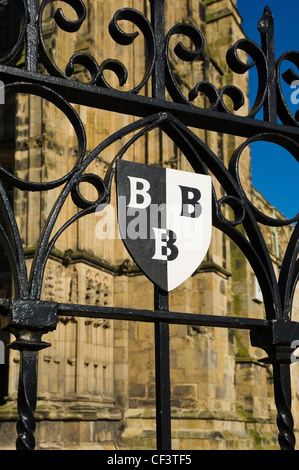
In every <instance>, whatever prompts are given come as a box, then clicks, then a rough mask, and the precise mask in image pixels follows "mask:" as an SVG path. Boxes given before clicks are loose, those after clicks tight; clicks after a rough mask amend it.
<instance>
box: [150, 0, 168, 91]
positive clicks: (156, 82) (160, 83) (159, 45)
mask: <svg viewBox="0 0 299 470" xmlns="http://www.w3.org/2000/svg"><path fill="white" fill-rule="evenodd" d="M149 1H150V2H151V23H152V28H153V30H154V33H155V41H156V60H155V66H154V70H153V75H152V94H153V98H159V99H165V59H164V45H165V37H164V28H165V19H164V4H165V0H149Z"/></svg>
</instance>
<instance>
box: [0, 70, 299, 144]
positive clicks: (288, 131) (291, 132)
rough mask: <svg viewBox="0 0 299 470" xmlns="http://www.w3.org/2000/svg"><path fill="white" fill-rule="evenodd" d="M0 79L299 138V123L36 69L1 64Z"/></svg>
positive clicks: (90, 101)
mask: <svg viewBox="0 0 299 470" xmlns="http://www.w3.org/2000/svg"><path fill="white" fill-rule="evenodd" d="M0 79H1V80H2V81H3V82H4V83H13V82H16V81H21V82H26V83H34V84H39V85H44V86H46V87H49V88H51V89H52V90H54V91H56V92H57V93H59V94H60V95H62V96H63V97H64V98H65V99H66V100H67V101H69V102H70V103H74V104H80V105H82V106H89V107H92V108H98V109H103V110H106V111H113V112H117V113H121V114H126V115H131V116H139V117H146V116H150V115H152V114H156V113H159V112H166V113H170V114H172V115H173V116H175V117H176V118H177V119H179V120H180V121H181V122H182V123H184V124H185V125H186V126H190V127H194V128H197V129H205V130H210V131H215V132H221V133H225V134H231V135H238V136H240V137H247V138H248V137H253V136H254V135H257V134H259V133H264V132H270V133H275V134H281V135H285V136H287V137H290V138H292V139H294V140H297V141H299V127H291V126H287V125H282V124H276V123H273V122H271V123H270V122H266V121H261V120H258V119H254V118H247V117H243V116H236V115H233V114H225V113H221V112H218V111H211V110H209V109H202V108H198V107H196V106H193V105H190V106H188V105H185V104H180V103H175V102H172V101H164V100H159V99H156V98H150V97H146V96H142V95H135V94H132V93H128V92H123V91H117V90H110V89H106V88H101V87H97V86H94V85H88V84H86V83H79V82H75V81H73V80H67V79H62V78H58V77H52V76H50V75H44V74H40V73H35V72H28V71H26V70H22V69H17V68H14V67H9V66H5V65H0Z"/></svg>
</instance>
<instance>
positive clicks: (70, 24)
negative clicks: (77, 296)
mask: <svg viewBox="0 0 299 470" xmlns="http://www.w3.org/2000/svg"><path fill="white" fill-rule="evenodd" d="M165 1H166V0H149V6H150V19H148V18H147V17H146V15H145V14H144V13H142V12H139V11H137V10H135V9H133V8H121V9H119V10H118V11H117V12H116V13H115V14H114V16H113V18H112V19H111V22H110V25H109V33H110V36H111V38H112V40H114V41H115V42H116V43H117V44H118V45H121V46H124V47H126V46H129V45H131V44H132V43H133V42H134V41H135V39H136V38H137V36H138V35H140V33H141V34H142V36H143V37H144V41H145V50H146V63H145V70H144V74H143V77H142V79H141V81H140V83H139V84H137V85H136V86H134V87H132V88H131V89H130V90H129V91H121V88H122V87H123V86H124V85H125V84H126V83H127V80H128V76H129V72H130V71H128V70H127V68H126V66H125V65H124V64H123V63H122V62H121V61H120V60H118V59H117V60H116V59H110V58H104V60H103V61H102V62H101V63H98V61H97V60H96V59H95V58H94V57H93V56H92V55H90V54H88V53H85V52H84V53H82V52H80V53H75V54H74V55H73V56H72V57H71V58H70V59H69V61H68V62H67V64H65V70H64V71H63V70H61V69H60V68H59V67H58V65H57V64H56V63H55V61H54V59H53V57H52V56H51V53H50V52H49V51H48V50H47V47H46V41H45V40H44V33H43V15H44V12H45V9H46V7H47V6H49V5H52V4H53V1H52V0H43V1H42V2H41V4H40V6H38V2H37V1H36V0H5V1H1V2H0V7H2V8H3V9H5V8H8V7H9V6H11V5H14V8H15V9H16V11H17V14H18V18H19V34H18V37H17V39H16V41H15V44H14V45H13V47H12V49H11V50H10V51H9V52H5V54H4V55H3V56H1V57H0V78H1V80H3V82H4V84H5V90H6V93H7V94H13V93H26V94H33V95H37V96H39V97H41V98H43V99H46V100H48V101H50V102H51V103H52V104H54V106H56V108H58V109H59V110H60V111H62V113H63V114H64V115H65V116H66V117H67V119H68V120H69V122H70V124H71V126H72V127H73V129H74V132H75V135H76V137H77V143H78V151H77V159H76V162H75V165H74V166H73V168H72V169H71V170H70V171H69V172H68V173H67V174H65V175H63V176H62V177H61V178H59V179H57V180H55V181H50V182H33V181H27V180H23V179H21V178H19V177H17V176H16V175H14V174H12V173H11V172H10V171H8V170H7V169H5V168H4V167H0V207H1V213H0V240H1V243H2V245H3V247H4V249H5V252H6V254H7V257H8V259H9V263H10V268H11V272H12V275H13V283H14V292H15V298H14V299H0V307H1V327H2V328H5V329H8V330H9V331H10V332H11V333H13V334H14V335H15V336H16V341H14V342H13V343H12V344H11V347H12V348H15V349H17V350H18V351H20V354H21V367H20V382H19V384H20V385H19V395H18V405H19V408H18V409H19V420H18V423H17V432H18V438H17V448H18V449H34V448H35V439H34V432H35V417H34V414H35V407H36V355H37V352H38V351H39V350H41V349H43V348H45V347H48V346H49V345H48V344H47V343H44V342H43V341H42V339H41V338H42V335H43V334H45V333H47V332H49V331H52V330H55V328H56V322H57V316H58V315H59V314H64V315H66V314H70V312H71V314H75V315H78V316H81V315H82V316H84V315H87V314H88V315H89V316H93V315H94V316H101V317H102V318H120V319H121V318H123V319H133V320H135V321H136V320H138V319H139V320H141V321H144V320H145V318H146V319H147V320H148V321H153V322H155V325H156V327H157V328H156V329H157V332H158V334H159V335H160V334H161V337H159V340H157V347H158V348H159V347H160V346H161V343H162V342H163V334H164V333H165V334H166V337H167V338H168V337H169V335H168V332H167V331H164V333H163V331H162V330H166V329H167V321H172V322H174V323H176V322H178V323H180V322H182V321H185V322H186V324H197V325H202V324H204V325H206V326H215V327H217V326H219V327H234V328H242V329H248V330H250V332H251V341H252V345H253V346H257V347H259V348H261V349H263V350H265V351H266V353H267V358H266V359H264V361H265V362H268V363H270V364H272V365H273V373H274V393H275V399H276V406H277V413H278V419H277V425H278V429H279V443H280V446H281V449H286V450H291V449H294V447H295V435H294V429H293V427H294V424H293V417H292V412H291V392H290V391H291V383H290V365H291V355H292V352H293V349H292V346H291V345H292V342H293V341H295V340H299V336H298V335H299V332H298V331H297V330H299V329H297V323H296V322H295V321H292V317H291V314H292V303H293V297H294V293H295V289H296V286H297V281H298V277H299V263H298V253H299V213H298V215H296V216H295V217H294V218H293V219H290V220H276V219H273V218H271V217H268V216H266V215H265V214H263V213H261V212H260V211H259V210H258V208H257V207H255V206H254V205H253V203H252V202H251V200H250V199H249V198H248V197H247V195H246V192H245V190H244V188H243V186H242V182H241V180H240V176H239V162H240V158H241V155H242V152H243V151H244V150H245V149H246V148H247V147H248V146H249V145H250V144H251V143H253V142H257V141H266V142H272V143H276V144H278V145H280V146H281V147H283V148H285V149H286V150H288V151H289V152H290V153H291V154H292V155H293V157H294V158H295V159H296V160H297V162H298V161H299V147H298V146H299V129H298V120H297V118H298V115H295V116H294V115H293V114H292V112H291V110H290V109H289V108H288V106H287V103H286V100H285V98H284V95H283V89H282V79H283V80H284V81H285V82H286V83H288V84H290V83H291V82H292V81H293V80H294V79H298V78H299V76H298V75H297V74H296V73H295V72H294V70H293V69H289V70H288V71H287V72H285V73H283V74H281V68H282V63H283V61H289V62H292V63H293V64H294V65H295V66H296V67H299V53H298V52H295V51H289V52H286V53H285V54H283V55H282V56H281V57H280V58H278V59H277V60H276V58H275V55H274V21H273V16H272V13H271V11H270V9H269V8H268V7H266V8H265V10H264V14H263V16H262V18H261V20H260V21H259V23H258V30H259V32H260V34H261V45H258V44H257V43H255V42H253V41H251V40H250V39H247V38H244V39H240V40H238V41H237V42H236V44H234V45H233V46H232V47H231V48H230V49H229V50H228V52H227V64H228V66H229V68H230V70H231V71H232V72H233V73H236V74H245V73H247V72H248V71H249V70H250V69H252V68H253V67H256V70H257V75H258V89H257V95H256V99H255V100H254V103H253V106H252V107H251V109H250V111H249V112H248V113H247V115H246V116H239V115H238V114H237V113H236V112H237V111H239V110H242V107H243V106H244V104H245V101H246V99H245V96H244V94H243V92H242V90H241V89H239V88H237V87H236V86H233V85H226V86H224V87H223V88H221V89H217V88H216V86H215V85H214V84H213V83H211V82H210V81H208V79H206V78H205V79H204V80H201V79H200V80H199V81H198V82H197V83H196V84H195V85H194V86H193V87H192V88H191V89H190V90H189V93H188V96H185V95H184V93H183V91H182V89H181V87H180V85H179V83H178V82H177V77H176V75H175V73H174V68H173V62H172V60H173V57H174V56H175V57H176V59H177V60H180V61H183V62H194V61H199V60H202V56H203V53H204V48H205V45H206V44H205V38H204V36H203V34H202V32H201V31H200V29H199V28H197V27H196V26H194V25H193V24H191V23H180V24H177V25H174V26H173V27H172V28H171V29H170V30H169V31H168V32H165V19H164V7H165ZM60 3H61V4H62V7H61V8H57V10H56V11H55V13H54V17H53V20H54V22H55V25H56V27H57V28H60V29H62V30H63V31H64V32H67V33H70V34H71V33H75V32H77V31H79V30H80V28H81V26H82V24H83V23H84V21H85V19H86V15H87V11H86V6H85V3H84V2H83V1H82V0H61V2H60ZM65 5H68V6H71V7H72V8H73V10H74V12H75V13H76V15H77V19H76V20H70V19H68V18H67V17H66V16H65V15H64V13H63V6H65ZM120 21H125V22H129V23H130V24H131V25H133V26H134V27H136V31H135V32H133V33H132V32H131V33H127V32H125V31H124V30H123V29H122V28H121V27H120ZM137 30H138V31H137ZM176 35H180V36H182V35H183V36H185V37H187V38H188V40H189V41H190V42H191V43H192V45H193V47H191V48H187V47H186V46H185V45H184V44H183V43H182V42H178V43H177V44H176V46H175V47H174V49H173V51H171V50H170V48H171V44H172V43H173V39H174V38H175V37H176ZM23 51H25V65H24V66H23V67H17V66H16V63H17V60H18V58H19V57H20V54H22V53H23ZM243 53H246V55H247V56H249V57H250V58H251V61H250V62H247V61H246V62H245V61H244V60H243V59H241V54H243ZM75 65H80V66H82V67H84V68H85V69H86V70H87V71H88V72H89V74H90V80H89V81H88V83H81V82H78V80H75V79H74V78H73V74H74V70H75ZM39 67H40V68H39ZM40 69H42V70H45V71H46V72H47V73H41V72H40ZM107 70H108V71H110V72H113V73H114V74H115V75H116V77H117V79H118V83H119V87H118V89H115V88H114V87H113V86H112V85H111V84H110V83H109V81H108V79H107V76H106V75H105V71H107ZM149 85H151V87H152V93H151V96H148V94H146V93H145V94H142V93H141V92H144V90H145V88H147V89H148V88H149ZM119 88H120V89H119ZM200 93H201V94H203V95H204V96H205V98H206V100H205V102H206V103H208V105H207V107H200V106H198V105H197V104H196V102H197V101H196V98H197V97H198V95H199V94H200ZM166 94H168V96H169V97H170V98H167V99H166ZM227 97H229V98H230V100H231V102H232V108H233V109H231V108H229V107H228V106H227V105H226V98H227ZM71 103H75V104H81V105H86V106H89V107H95V108H96V107H98V108H101V109H104V110H109V111H114V112H117V113H122V114H124V115H128V114H129V115H132V116H135V117H136V118H137V119H136V120H135V121H134V122H133V123H131V124H128V125H127V126H126V127H123V128H121V129H119V130H118V131H116V132H115V133H114V134H112V135H109V136H107V138H106V139H105V140H104V141H103V142H100V143H99V144H98V146H97V147H96V148H94V149H93V150H92V151H90V152H89V153H88V154H87V146H86V134H85V128H84V125H83V123H82V121H81V119H80V116H79V115H78V113H77V112H76V111H75V109H74V106H73V104H71ZM261 110H262V111H263V116H264V118H263V120H260V119H257V118H256V116H257V113H258V112H259V111H261ZM278 119H280V122H278ZM192 127H193V128H196V129H204V130H209V131H215V132H221V133H227V134H232V135H237V136H240V137H243V138H244V139H245V141H244V143H243V144H242V145H241V146H240V147H239V148H238V149H236V150H235V152H234V153H233V155H232V156H231V159H230V162H229V166H228V167H226V166H225V165H224V163H223V162H222V161H221V160H220V159H219V158H218V156H217V155H216V154H215V153H214V152H213V151H212V150H211V149H210V148H209V147H208V146H207V144H206V143H205V142H203V141H202V140H201V139H199V137H198V136H197V135H196V134H195V133H194V132H193V131H192V130H190V128H192ZM154 129H160V130H161V131H162V132H164V133H165V134H166V135H167V136H168V137H169V138H170V139H171V140H172V141H173V142H174V143H175V144H176V146H177V147H178V148H179V149H180V150H181V152H182V154H183V155H184V156H185V157H186V158H187V160H188V161H189V163H190V164H191V166H192V168H193V170H194V171H195V172H197V173H202V174H208V173H211V174H212V175H213V176H214V177H215V178H216V180H217V181H218V182H219V183H220V185H221V187H222V188H223V191H224V194H225V196H223V197H222V198H221V199H219V200H218V199H217V196H216V191H215V190H214V191H213V201H212V202H213V204H212V207H213V225H214V227H216V228H218V229H219V230H221V231H222V232H224V233H225V234H226V235H227V236H228V237H230V238H231V239H232V240H233V241H234V242H235V243H236V245H237V246H238V247H239V248H240V249H241V250H242V252H243V253H244V254H245V256H246V258H247V260H248V261H249V263H250V264H251V266H252V268H253V271H254V273H255V274H256V276H257V278H258V281H259V284H260V287H261V290H262V292H263V298H264V305H265V312H266V318H265V319H257V320H254V319H246V318H244V319H243V318H232V317H225V318H222V317H217V316H208V317H205V316H202V315H197V314H192V315H190V317H189V316H188V315H185V316H184V315H178V314H176V313H175V312H169V311H168V302H167V299H165V293H161V292H156V299H155V309H154V311H152V312H144V311H141V310H135V311H134V312H133V316H132V310H129V309H128V310H126V309H122V310H120V309H118V310H117V311H116V310H114V309H109V308H105V307H97V308H96V309H93V308H91V307H90V308H89V307H88V306H82V305H72V306H66V305H63V304H58V303H55V302H45V301H42V300H41V291H42V286H43V277H44V272H45V267H46V263H47V260H48V259H49V256H50V254H51V250H52V249H53V247H54V246H55V243H56V241H57V240H58V239H59V237H60V236H61V235H62V233H63V232H64V231H65V230H66V229H67V228H68V227H69V226H70V225H71V224H73V223H74V222H76V221H77V220H79V219H80V218H82V217H84V216H86V215H88V214H91V213H93V212H95V210H96V209H97V208H98V207H99V206H101V207H105V205H107V204H109V203H110V199H111V188H112V182H113V176H114V169H115V162H116V161H117V160H118V159H121V158H123V156H124V155H125V153H126V152H127V150H128V149H129V148H130V147H131V146H132V145H134V143H135V142H136V141H137V140H138V139H139V138H141V137H143V136H145V135H146V134H148V133H150V132H151V131H152V130H154ZM124 136H129V140H128V143H127V144H126V145H125V146H124V147H123V148H122V149H121V150H120V151H119V152H118V154H117V155H115V156H114V159H113V161H112V162H111V165H110V167H109V168H108V170H107V173H106V175H105V177H104V178H100V177H99V175H97V174H95V173H92V172H88V171H89V167H90V165H91V163H92V162H93V161H94V160H95V158H97V157H98V156H100V155H101V154H102V153H103V152H104V151H106V150H107V149H109V148H110V146H112V144H113V143H115V142H116V141H118V140H119V139H120V138H122V137H124ZM6 182H8V183H10V184H11V185H12V186H13V187H14V188H16V189H17V190H19V191H33V192H42V191H51V190H54V189H57V188H60V194H59V197H58V198H57V200H56V202H55V204H54V205H53V208H52V211H51V212H50V214H49V217H48V219H47V221H46V222H45V225H44V227H43V231H42V233H41V235H40V238H39V241H38V244H37V247H36V250H35V256H34V259H33V263H32V266H31V270H30V274H29V276H28V274H27V269H26V263H25V255H24V249H23V245H22V241H21V236H20V233H19V229H18V225H17V222H16V218H15V215H14V210H13V207H12V205H11V203H10V201H9V198H8V196H7V193H6V189H5V184H4V183H6ZM83 182H84V183H87V184H90V185H92V186H93V187H94V188H95V189H96V193H97V197H96V198H95V200H93V201H89V200H87V199H85V198H84V197H83V195H82V194H81V192H80V184H81V183H83ZM70 198H71V200H72V202H73V204H74V205H75V207H76V208H77V209H78V210H77V212H76V214H75V215H74V216H73V217H71V218H70V219H69V220H68V221H67V222H65V223H64V225H62V226H61V227H60V228H59V229H58V230H57V231H56V232H54V228H55V227H56V222H57V220H58V217H59V214H60V212H61V210H62V208H63V207H64V205H65V203H66V201H67V200H68V199H70ZM227 205H228V206H230V207H231V209H232V211H233V213H234V220H228V219H227V218H226V217H225V215H224V211H223V207H225V206H227ZM290 224H293V225H294V230H293V233H292V236H291V239H290V241H289V244H288V247H287V250H286V252H285V255H284V258H283V262H282V266H281V269H280V274H279V279H278V280H277V279H276V275H275V272H274V267H273V263H272V260H271V256H270V254H269V251H268V249H267V246H266V243H265V240H264V238H263V236H262V232H261V228H260V225H266V226H273V227H275V226H283V225H290ZM239 226H242V228H243V232H242V231H241V230H239ZM157 313H159V315H160V318H161V317H164V323H163V327H161V325H162V323H159V321H157ZM182 319H183V320H182ZM166 320H167V321H166ZM168 339H169V338H168ZM163 347H165V344H164V345H163ZM166 354H167V353H166ZM161 362H163V363H166V364H167V360H166V361H164V360H162V361H161ZM160 372H161V371H160ZM166 375H167V374H166ZM160 377H161V381H162V383H161V384H160V385H159V386H161V389H162V390H166V391H167V393H168V392H169V387H168V386H167V384H165V383H163V380H164V378H163V377H162V374H160ZM167 380H169V377H168V379H167ZM165 385H166V386H165ZM168 385H169V384H168ZM163 393H165V392H163V391H162V392H161V394H162V395H161V396H160V395H159V399H160V402H161V403H165V402H166V403H168V405H169V397H167V395H166V396H165V395H163ZM168 405H166V408H167V407H168ZM161 406H162V405H161ZM163 406H164V405H163ZM160 411H161V414H163V413H164V410H163V409H161V410H160ZM166 414H168V421H170V413H169V410H168V411H167V413H166ZM168 424H169V423H168ZM168 431H169V427H168V425H167V424H165V421H163V420H161V422H159V423H158V432H157V434H158V436H159V437H158V444H157V446H158V448H160V449H163V448H164V449H168V448H169V445H170V443H169V437H168V436H167V434H168Z"/></svg>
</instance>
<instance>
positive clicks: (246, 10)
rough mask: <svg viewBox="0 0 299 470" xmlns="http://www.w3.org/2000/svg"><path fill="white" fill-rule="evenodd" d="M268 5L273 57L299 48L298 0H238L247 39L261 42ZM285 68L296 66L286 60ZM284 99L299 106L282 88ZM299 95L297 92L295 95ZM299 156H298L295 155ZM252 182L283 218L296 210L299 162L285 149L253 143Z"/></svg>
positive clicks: (298, 206)
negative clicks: (261, 23)
mask: <svg viewBox="0 0 299 470" xmlns="http://www.w3.org/2000/svg"><path fill="white" fill-rule="evenodd" d="M266 5H268V6H269V7H270V9H271V10H272V13H273V16H274V33H275V51H276V58H278V57H280V55H281V54H283V53H284V52H286V51H287V50H298V51H299V27H298V20H299V2H298V0H286V1H285V2H282V1H281V0H268V1H267V0H264V1H260V0H251V1H248V0H237V6H238V9H239V11H240V13H241V15H242V17H243V29H244V31H245V33H246V35H247V36H248V38H249V39H252V40H253V41H255V42H257V43H258V44H259V45H260V34H259V32H258V30H257V23H258V21H259V19H260V17H261V16H262V14H263V11H264V8H265V6H266ZM286 65H287V67H286V68H289V67H290V66H292V67H293V69H294V71H295V72H297V73H298V74H299V71H298V70H296V67H295V65H293V64H290V63H287V62H286ZM249 83H250V91H251V93H250V96H251V98H252V100H254V98H255V84H256V82H255V75H254V72H253V73H252V77H251V75H250V82H249ZM285 90H286V92H285V100H286V102H287V104H288V105H290V109H291V110H292V111H294V110H295V111H296V110H297V109H299V104H298V105H297V107H295V108H294V106H292V105H291V100H290V97H291V93H292V92H294V90H291V89H290V88H285ZM298 97H299V95H298ZM298 158H299V157H298ZM252 172H253V184H254V186H255V187H256V188H257V189H258V190H259V191H261V192H262V193H263V195H264V196H265V197H266V198H267V199H268V200H269V202H270V203H272V204H273V205H274V206H275V207H277V208H278V209H279V210H280V211H281V212H282V213H283V214H284V215H285V216H286V217H288V218H292V217H294V216H295V215H296V214H297V213H298V212H299V184H298V182H299V163H298V162H297V161H296V160H295V159H294V157H293V156H292V155H290V154H289V153H288V152H287V151H286V150H284V149H283V150H281V149H280V148H279V147H278V146H277V145H275V144H266V143H265V144H263V143H259V144H254V146H253V147H252Z"/></svg>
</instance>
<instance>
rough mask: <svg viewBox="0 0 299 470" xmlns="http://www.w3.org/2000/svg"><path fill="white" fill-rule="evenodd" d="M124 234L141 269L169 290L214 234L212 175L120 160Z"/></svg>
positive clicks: (191, 267)
mask: <svg viewBox="0 0 299 470" xmlns="http://www.w3.org/2000/svg"><path fill="white" fill-rule="evenodd" d="M116 188H117V205H118V225H119V233H120V236H121V238H122V240H123V242H124V245H125V247H126V249H127V250H128V252H129V254H130V255H131V257H132V259H133V260H134V262H135V263H136V264H137V266H138V267H139V268H140V269H141V271H142V272H143V273H144V274H145V275H146V276H147V277H148V278H149V279H150V280H151V281H152V282H154V283H155V284H156V285H157V286H158V287H160V289H162V290H164V291H166V292H169V291H171V290H173V289H175V288H176V287H178V286H179V285H180V284H182V283H183V282H184V281H185V280H186V279H188V278H189V277H190V276H191V275H192V274H193V273H194V271H195V270H196V269H197V268H198V266H199V265H200V263H201V262H202V260H203V258H204V257H205V255H206V253H207V251H208V248H209V246H210V241H211V233H212V183H211V177H210V176H207V175H201V174H196V173H191V172H190V173H189V172H185V171H179V170H173V169H168V168H161V167H156V166H150V165H145V164H141V163H133V162H128V161H123V160H118V161H117V164H116Z"/></svg>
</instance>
